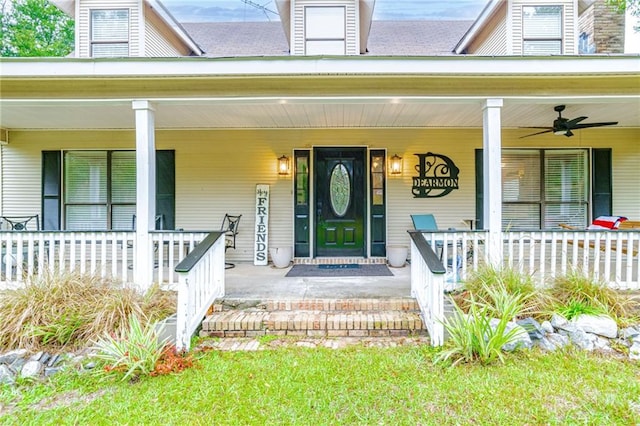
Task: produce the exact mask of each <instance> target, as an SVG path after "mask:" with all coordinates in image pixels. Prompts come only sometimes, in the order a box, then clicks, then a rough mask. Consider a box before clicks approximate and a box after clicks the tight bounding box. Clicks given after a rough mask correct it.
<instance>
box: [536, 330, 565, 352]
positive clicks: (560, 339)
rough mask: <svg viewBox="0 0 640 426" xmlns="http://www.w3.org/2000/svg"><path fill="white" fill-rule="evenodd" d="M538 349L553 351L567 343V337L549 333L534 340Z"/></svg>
mask: <svg viewBox="0 0 640 426" xmlns="http://www.w3.org/2000/svg"><path fill="white" fill-rule="evenodd" d="M535 343H536V344H537V345H538V347H540V349H542V350H545V351H549V352H553V351H555V350H557V349H560V348H564V347H565V346H567V345H568V344H569V338H568V337H567V336H563V335H562V334H558V333H549V334H547V335H546V336H545V337H543V338H542V339H540V340H537V341H536V342H535Z"/></svg>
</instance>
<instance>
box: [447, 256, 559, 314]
mask: <svg viewBox="0 0 640 426" xmlns="http://www.w3.org/2000/svg"><path fill="white" fill-rule="evenodd" d="M464 286H465V291H464V292H462V293H460V294H458V295H456V296H454V301H455V302H456V304H457V305H458V306H460V307H461V308H462V310H463V311H467V310H468V309H469V307H470V305H471V298H470V296H471V295H472V296H473V299H475V301H476V302H482V303H483V304H485V305H488V306H489V307H493V311H496V312H497V313H498V315H499V314H500V305H501V304H500V303H495V299H496V298H498V299H500V298H503V297H507V296H508V295H513V296H517V297H518V299H519V300H521V301H522V306H521V311H520V312H517V313H516V314H515V316H532V317H540V315H542V314H543V313H544V312H545V311H546V310H547V309H546V308H547V306H548V305H549V302H550V299H549V297H548V295H547V294H546V293H545V292H544V291H542V290H540V289H538V288H536V286H535V283H534V280H533V278H532V277H531V276H530V275H527V274H524V273H521V272H519V271H517V270H515V269H513V268H509V267H496V266H491V265H487V266H485V267H482V268H480V269H478V270H477V271H475V272H474V273H472V274H471V276H470V278H469V279H467V280H465V282H464ZM495 288H497V289H499V292H498V293H497V294H496V293H494V292H493V291H492V290H493V289H495ZM507 304H508V303H507Z"/></svg>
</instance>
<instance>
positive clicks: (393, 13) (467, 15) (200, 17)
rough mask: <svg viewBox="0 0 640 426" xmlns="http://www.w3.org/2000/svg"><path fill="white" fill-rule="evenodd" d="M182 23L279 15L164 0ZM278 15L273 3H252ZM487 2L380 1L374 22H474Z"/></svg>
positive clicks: (202, 0) (231, 2) (211, 0)
mask: <svg viewBox="0 0 640 426" xmlns="http://www.w3.org/2000/svg"><path fill="white" fill-rule="evenodd" d="M162 3H163V4H164V5H165V6H166V7H167V9H169V11H170V12H171V13H172V14H173V15H174V16H175V17H176V19H177V20H178V21H180V22H204V21H266V20H278V16H277V15H275V14H272V13H268V12H267V13H265V12H264V11H262V10H260V9H258V8H256V7H254V6H251V5H250V4H247V3H245V2H244V1H243V0H162ZM250 3H254V4H257V5H259V6H263V7H265V8H267V9H270V10H272V11H274V12H277V10H278V8H277V7H276V5H275V2H274V1H273V0H250ZM486 3H487V0H455V1H452V0H376V5H375V9H374V19H379V20H404V19H426V18H430V19H468V20H473V19H475V18H477V17H478V14H479V13H480V11H481V10H482V8H483V7H484V5H485V4H486Z"/></svg>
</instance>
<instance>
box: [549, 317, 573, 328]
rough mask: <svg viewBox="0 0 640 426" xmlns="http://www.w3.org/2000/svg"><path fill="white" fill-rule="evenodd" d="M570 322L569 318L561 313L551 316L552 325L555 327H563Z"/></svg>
mask: <svg viewBox="0 0 640 426" xmlns="http://www.w3.org/2000/svg"><path fill="white" fill-rule="evenodd" d="M567 324H569V320H568V319H566V318H565V317H563V316H562V315H560V314H553V316H552V317H551V326H552V327H553V328H555V329H558V328H562V327H563V326H566V325H567Z"/></svg>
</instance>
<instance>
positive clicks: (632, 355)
mask: <svg viewBox="0 0 640 426" xmlns="http://www.w3.org/2000/svg"><path fill="white" fill-rule="evenodd" d="M629 359H632V360H634V361H640V343H634V344H633V345H632V346H631V347H630V348H629Z"/></svg>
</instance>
